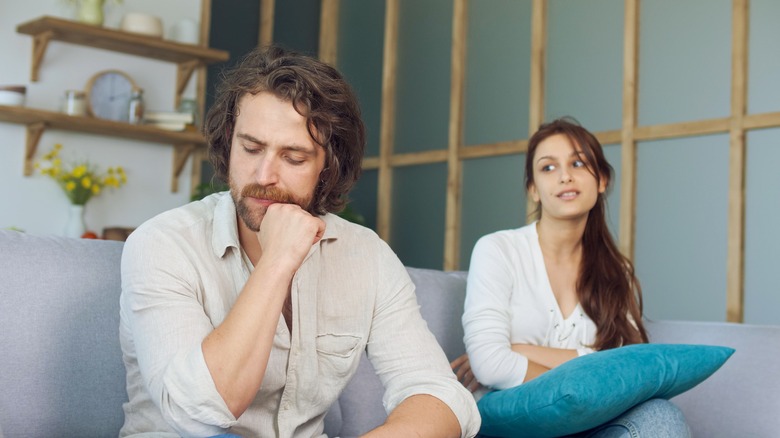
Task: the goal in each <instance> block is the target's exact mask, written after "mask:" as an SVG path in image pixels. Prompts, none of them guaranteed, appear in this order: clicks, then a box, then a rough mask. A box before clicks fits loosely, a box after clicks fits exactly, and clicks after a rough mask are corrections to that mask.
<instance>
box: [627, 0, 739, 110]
mask: <svg viewBox="0 0 780 438" xmlns="http://www.w3.org/2000/svg"><path fill="white" fill-rule="evenodd" d="M639 29H640V30H639V32H640V36H639V47H640V50H639V105H638V108H639V124H640V125H654V124H660V123H673V122H683V121H688V120H702V119H711V118H718V117H728V116H729V115H730V112H731V109H730V98H731V32H730V30H731V1H729V0H687V1H684V2H681V1H678V0H653V1H649V2H641V6H640V25H639Z"/></svg>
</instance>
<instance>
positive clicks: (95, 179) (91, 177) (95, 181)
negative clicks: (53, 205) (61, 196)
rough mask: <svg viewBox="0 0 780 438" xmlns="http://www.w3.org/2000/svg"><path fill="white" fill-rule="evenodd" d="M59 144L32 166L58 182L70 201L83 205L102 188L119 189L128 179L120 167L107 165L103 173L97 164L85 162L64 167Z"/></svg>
mask: <svg viewBox="0 0 780 438" xmlns="http://www.w3.org/2000/svg"><path fill="white" fill-rule="evenodd" d="M60 150H62V145H61V144H55V145H54V147H53V148H52V150H51V151H49V152H48V153H47V154H46V155H44V156H43V158H42V159H41V161H40V162H38V163H36V164H35V167H36V168H38V169H40V172H41V174H42V175H47V176H49V177H50V178H51V179H53V180H54V181H56V182H57V184H59V186H60V187H62V190H63V191H64V192H65V194H66V195H67V196H68V199H69V200H70V202H71V204H74V205H86V203H87V201H89V200H90V199H91V198H92V197H93V196H97V195H99V194H100V193H101V192H102V191H103V188H105V187H111V188H115V189H116V188H119V187H121V186H123V185H124V184H125V183H126V182H127V175H125V171H124V169H123V168H122V167H121V166H116V167H109V168H108V171H107V172H106V173H100V171H99V169H98V168H97V166H95V165H93V164H91V163H89V162H88V161H84V162H78V163H71V164H70V165H65V166H63V164H62V159H61V158H60Z"/></svg>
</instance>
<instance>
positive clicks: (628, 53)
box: [618, 0, 639, 260]
mask: <svg viewBox="0 0 780 438" xmlns="http://www.w3.org/2000/svg"><path fill="white" fill-rule="evenodd" d="M638 40H639V0H626V1H625V22H624V28H623V127H622V141H621V146H620V147H621V180H620V231H619V233H618V235H619V246H620V250H621V251H622V252H623V255H625V256H626V257H628V258H629V259H632V260H633V258H634V228H635V223H636V218H635V215H636V138H635V133H634V130H635V128H636V123H637V115H636V113H637V90H638V84H639V78H638V76H639V73H638V69H637V66H638V64H639V53H638V52H639V44H638Z"/></svg>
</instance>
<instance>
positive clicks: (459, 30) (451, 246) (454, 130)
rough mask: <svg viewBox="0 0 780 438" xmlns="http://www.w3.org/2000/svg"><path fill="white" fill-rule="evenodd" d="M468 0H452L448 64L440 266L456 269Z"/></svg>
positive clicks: (458, 253) (458, 245) (461, 171)
mask: <svg viewBox="0 0 780 438" xmlns="http://www.w3.org/2000/svg"><path fill="white" fill-rule="evenodd" d="M467 34H468V0H455V7H454V11H453V17H452V59H451V67H450V121H449V129H448V131H449V132H448V147H447V207H446V208H447V210H446V214H445V218H444V221H445V225H444V270H446V271H454V270H457V269H458V265H459V261H460V224H461V220H460V218H461V203H462V197H461V196H462V192H461V186H462V184H463V164H462V163H461V161H460V159H459V157H458V152H459V151H460V149H461V147H463V107H464V102H463V101H464V90H465V88H466V36H467Z"/></svg>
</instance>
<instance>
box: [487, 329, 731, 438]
mask: <svg viewBox="0 0 780 438" xmlns="http://www.w3.org/2000/svg"><path fill="white" fill-rule="evenodd" d="M733 353H734V349H733V348H728V347H718V346H708V345H685V344H636V345H628V346H625V347H620V348H615V349H612V350H605V351H599V352H596V353H592V354H589V355H586V356H581V357H578V358H575V359H572V360H570V361H568V362H566V363H564V364H562V365H560V366H559V367H557V368H554V369H552V370H550V371H548V372H546V373H544V374H542V375H541V376H539V377H537V378H535V379H533V380H531V381H529V382H527V383H524V384H522V385H519V386H516V387H514V388H509V389H506V390H502V391H494V392H490V393H488V394H486V395H485V396H484V397H482V398H481V399H480V400H479V402H478V403H477V406H478V407H479V413H480V414H481V415H482V428H481V429H480V434H482V435H488V436H491V437H513V438H515V437H516V438H520V437H536V438H543V437H558V436H565V435H570V434H574V433H578V432H582V431H585V430H588V429H592V428H594V427H597V426H599V425H601V424H604V423H606V422H607V421H609V420H611V419H613V418H615V417H617V416H618V415H620V414H622V413H623V412H625V411H627V410H628V409H630V408H632V407H634V406H635V405H637V404H639V403H642V402H644V401H647V400H649V399H651V398H664V399H669V398H672V397H674V396H676V395H678V394H682V393H683V392H685V391H687V390H689V389H691V388H693V387H694V386H696V385H698V384H699V383H701V382H702V381H704V379H706V378H707V377H709V376H710V375H712V373H714V372H715V371H717V370H718V368H720V367H721V365H723V363H724V362H726V360H727V359H728V358H729V357H730V356H731V355H732V354H733Z"/></svg>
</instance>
